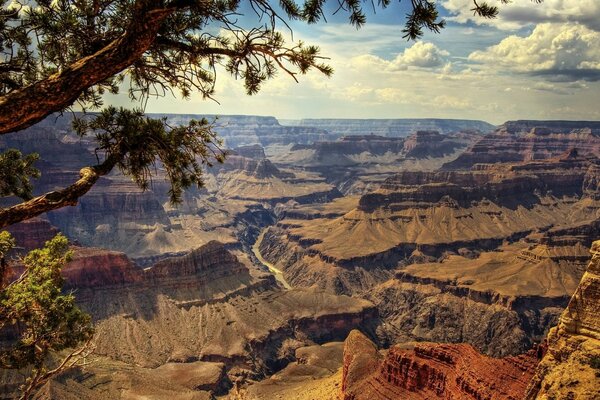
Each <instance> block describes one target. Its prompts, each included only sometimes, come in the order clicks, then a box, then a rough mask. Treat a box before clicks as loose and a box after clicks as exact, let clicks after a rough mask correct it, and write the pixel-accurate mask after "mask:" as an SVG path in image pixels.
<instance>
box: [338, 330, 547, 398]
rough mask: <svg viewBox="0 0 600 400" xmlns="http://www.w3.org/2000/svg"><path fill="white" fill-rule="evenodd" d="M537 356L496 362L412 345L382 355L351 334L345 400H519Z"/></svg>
mask: <svg viewBox="0 0 600 400" xmlns="http://www.w3.org/2000/svg"><path fill="white" fill-rule="evenodd" d="M536 364H537V358H536V355H535V352H534V351H530V352H529V353H526V354H523V355H520V356H516V357H506V358H502V359H495V358H491V357H487V356H484V355H481V354H479V353H478V352H477V351H476V350H475V349H474V348H473V347H471V346H470V345H468V344H436V343H414V344H407V345H398V346H394V347H392V348H391V349H389V351H388V352H387V354H386V355H385V357H383V356H381V355H379V353H378V352H377V351H376V349H375V346H374V345H373V343H372V342H371V341H370V340H369V339H367V338H366V337H365V336H364V335H362V334H361V333H360V332H358V331H353V332H352V333H351V334H350V336H349V337H348V339H347V340H346V343H345V346H344V365H343V382H342V396H343V399H344V400H361V399H368V400H388V399H412V400H420V399H423V400H425V399H434V398H440V399H477V400H483V399H486V400H494V399H497V400H500V399H502V400H509V399H515V400H516V399H521V398H522V397H523V395H524V393H525V390H526V388H527V385H528V383H529V380H530V379H531V377H532V376H533V372H534V370H535V365H536Z"/></svg>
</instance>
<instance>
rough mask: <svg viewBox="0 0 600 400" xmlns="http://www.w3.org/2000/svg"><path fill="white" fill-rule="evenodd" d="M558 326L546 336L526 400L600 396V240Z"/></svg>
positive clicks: (594, 247) (595, 243)
mask: <svg viewBox="0 0 600 400" xmlns="http://www.w3.org/2000/svg"><path fill="white" fill-rule="evenodd" d="M591 252H592V260H591V261H590V264H589V266H588V269H587V271H586V273H585V274H584V275H583V278H582V279H581V283H580V284H579V287H578V288H577V290H576V291H575V293H574V294H573V297H572V298H571V301H570V302H569V305H568V306H567V308H566V310H565V311H564V312H563V314H562V315H561V317H560V320H559V323H558V326H557V327H555V328H553V329H552V330H551V331H550V333H549V334H548V338H547V342H546V345H547V349H548V350H547V352H546V355H545V357H544V358H543V360H542V361H541V363H540V364H539V366H538V368H537V371H536V374H535V377H534V378H533V380H532V382H531V385H530V387H529V390H528V393H527V396H526V399H540V400H548V399H581V400H588V399H589V400H592V399H598V398H600V387H599V386H598V379H599V378H600V319H599V318H598V316H599V315H600V242H598V241H597V242H594V244H593V246H592V249H591Z"/></svg>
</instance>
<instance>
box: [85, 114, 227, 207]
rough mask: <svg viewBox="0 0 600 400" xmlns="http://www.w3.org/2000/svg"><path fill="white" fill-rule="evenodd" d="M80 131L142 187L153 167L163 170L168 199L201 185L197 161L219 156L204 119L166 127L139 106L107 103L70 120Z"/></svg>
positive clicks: (219, 159) (175, 200)
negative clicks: (88, 114)
mask: <svg viewBox="0 0 600 400" xmlns="http://www.w3.org/2000/svg"><path fill="white" fill-rule="evenodd" d="M74 127H75V129H76V131H77V132H78V133H79V134H80V135H86V134H90V133H91V134H95V135H96V141H97V142H98V149H97V150H98V151H99V152H102V153H104V156H105V158H106V159H108V160H115V163H116V164H115V165H116V166H117V167H118V168H119V170H121V172H122V173H123V174H125V175H128V176H130V177H131V178H132V179H133V180H134V182H135V183H136V184H137V185H138V186H140V187H141V188H142V189H147V188H148V186H149V183H150V181H151V178H152V174H153V173H156V172H155V171H160V172H158V174H164V175H166V178H167V179H168V181H169V183H170V186H171V187H170V190H169V196H170V200H171V202H173V203H178V202H180V201H181V196H182V194H183V191H184V190H185V189H187V188H189V187H190V186H192V185H196V186H198V187H201V186H203V184H204V182H203V179H202V165H206V166H212V163H213V162H223V160H224V157H225V154H224V152H222V151H221V150H220V148H219V146H220V145H221V141H220V140H219V139H218V138H217V137H216V134H215V133H214V132H213V131H212V129H211V128H212V125H211V124H209V122H208V121H207V120H206V119H202V120H199V121H197V120H192V121H190V122H189V124H188V125H186V126H177V127H169V126H168V124H167V120H166V118H163V119H152V118H147V117H145V116H144V113H143V111H141V110H134V111H131V110H126V109H123V108H120V109H117V108H115V107H108V108H107V109H105V110H103V111H102V112H101V113H100V114H98V115H96V116H94V117H93V118H91V119H89V118H80V119H77V120H75V123H74Z"/></svg>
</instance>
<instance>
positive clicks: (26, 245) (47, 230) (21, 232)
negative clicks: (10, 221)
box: [6, 218, 59, 253]
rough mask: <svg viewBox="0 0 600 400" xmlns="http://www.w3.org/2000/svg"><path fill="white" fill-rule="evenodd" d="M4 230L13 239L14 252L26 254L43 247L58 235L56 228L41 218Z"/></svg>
mask: <svg viewBox="0 0 600 400" xmlns="http://www.w3.org/2000/svg"><path fill="white" fill-rule="evenodd" d="M6 230H7V231H8V232H10V234H11V235H12V236H13V238H14V239H15V245H16V246H17V249H16V250H17V251H18V252H19V253H26V252H29V251H31V250H33V249H39V248H41V247H44V243H46V242H47V241H48V240H50V239H52V238H53V237H54V236H56V235H57V234H58V233H59V230H58V228H56V227H55V226H53V225H52V224H50V222H49V221H48V220H47V219H43V218H32V219H28V220H26V221H23V222H20V223H18V224H14V225H11V226H9V227H8V228H7V229H6Z"/></svg>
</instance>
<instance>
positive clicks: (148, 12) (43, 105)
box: [0, 0, 177, 134]
mask: <svg viewBox="0 0 600 400" xmlns="http://www.w3.org/2000/svg"><path fill="white" fill-rule="evenodd" d="M161 3H162V2H161V1H159V0H138V1H137V2H136V3H135V5H134V7H135V11H134V14H133V17H132V22H131V24H130V25H129V28H128V29H127V30H126V31H125V32H124V33H123V34H122V35H121V36H120V37H119V38H118V39H115V40H114V41H112V42H111V43H110V44H108V45H107V46H105V47H104V48H102V49H101V50H99V51H97V52H96V53H94V54H92V55H89V56H87V57H84V58H82V59H80V60H78V61H77V62H75V63H73V64H72V65H71V66H69V67H68V68H66V69H64V70H63V71H60V72H58V73H56V74H53V75H50V76H49V77H48V78H46V79H44V80H41V81H39V82H36V83H34V84H32V85H29V86H26V87H24V88H22V89H18V90H13V91H11V92H9V93H8V94H6V95H4V96H2V97H0V134H6V133H9V132H14V131H18V130H21V129H25V128H27V127H29V126H31V125H33V124H35V123H37V122H39V121H41V120H42V119H44V118H45V117H47V116H48V115H50V114H51V113H53V112H57V111H61V110H63V109H64V108H65V107H68V106H70V105H71V104H73V103H74V102H75V100H77V98H78V97H79V96H80V95H81V93H82V92H83V91H84V90H85V89H87V88H89V87H91V86H93V85H95V84H97V83H99V82H102V81H104V80H106V79H108V78H110V77H111V76H113V75H115V74H118V73H119V72H121V71H123V70H124V69H125V68H127V67H128V66H130V65H131V64H132V63H133V62H134V61H136V60H137V59H138V58H139V57H140V56H141V55H142V54H143V53H144V52H145V51H146V50H147V49H148V48H149V47H150V46H151V45H152V43H153V41H154V39H155V37H156V35H157V32H158V30H159V29H160V26H161V24H162V22H163V21H164V20H165V19H166V18H167V17H168V16H169V15H171V14H172V13H173V12H175V11H176V10H177V8H164V6H161Z"/></svg>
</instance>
